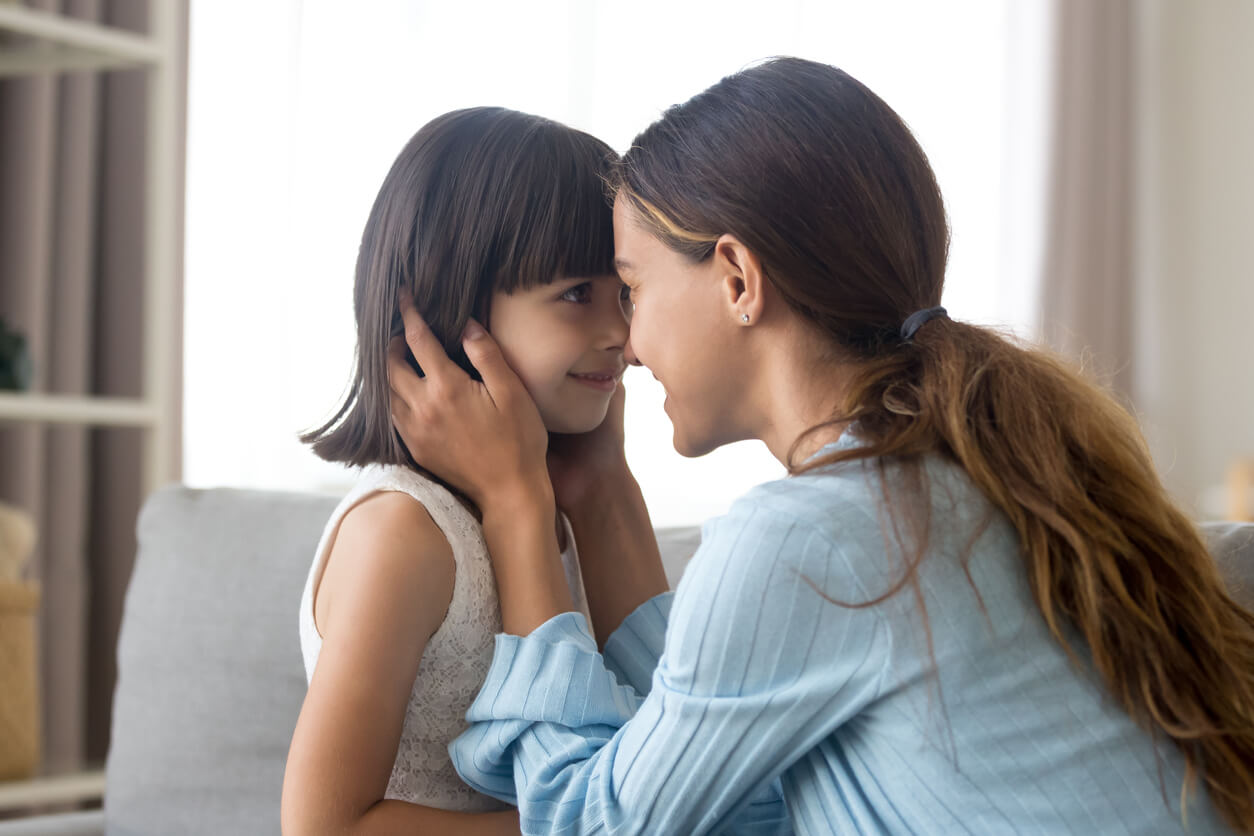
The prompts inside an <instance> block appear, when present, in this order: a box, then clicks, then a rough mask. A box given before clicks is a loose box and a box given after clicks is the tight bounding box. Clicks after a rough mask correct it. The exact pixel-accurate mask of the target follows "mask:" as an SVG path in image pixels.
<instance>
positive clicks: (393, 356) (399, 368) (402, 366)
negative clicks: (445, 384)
mask: <svg viewBox="0 0 1254 836" xmlns="http://www.w3.org/2000/svg"><path fill="white" fill-rule="evenodd" d="M408 358H409V346H408V345H406V344H405V340H404V339H402V338H401V337H393V338H392V339H391V341H389V342H388V360H387V374H388V388H389V389H391V390H392V414H393V415H395V414H396V413H397V411H398V409H399V410H401V411H408V410H409V408H410V404H409V401H408V400H407V399H406V397H405V393H406V392H412V391H414V388H413V387H415V386H417V385H419V384H421V383H422V379H421V378H420V377H418V375H417V374H416V373H415V372H414V370H413V368H412V367H410V365H409V359H408Z"/></svg>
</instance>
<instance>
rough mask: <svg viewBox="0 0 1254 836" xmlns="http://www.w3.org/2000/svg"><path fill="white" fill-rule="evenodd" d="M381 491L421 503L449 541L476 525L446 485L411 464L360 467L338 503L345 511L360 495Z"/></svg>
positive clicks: (354, 503)
mask: <svg viewBox="0 0 1254 836" xmlns="http://www.w3.org/2000/svg"><path fill="white" fill-rule="evenodd" d="M381 492H395V493H401V494H405V495H407V496H409V497H411V498H412V499H413V500H415V501H416V502H417V503H419V504H421V505H422V506H423V507H424V508H425V509H426V511H427V513H428V514H429V515H430V517H431V519H432V520H434V522H435V524H436V525H437V526H438V527H439V528H440V529H441V530H442V531H444V533H445V535H446V536H448V537H449V539H450V540H452V539H454V538H455V537H457V536H458V535H459V534H464V533H465V532H468V531H470V530H473V529H474V528H475V527H477V526H478V522H477V520H475V518H474V515H473V514H471V512H470V510H469V509H468V508H467V507H466V506H465V505H463V504H462V502H461V500H459V499H458V498H457V497H456V496H454V495H453V493H452V491H450V490H449V489H448V488H447V487H445V486H444V485H442V484H441V483H440V482H438V481H437V480H435V479H434V478H432V477H431V476H428V475H426V474H424V473H420V472H419V471H417V470H414V469H413V468H410V467H405V466H403V465H392V464H387V465H384V464H374V465H367V466H366V467H364V468H362V469H361V471H360V473H359V474H358V477H357V482H356V484H355V485H354V486H353V488H352V490H351V491H350V492H349V494H348V495H347V496H346V497H345V498H344V500H343V502H342V503H341V505H342V506H344V513H345V514H347V513H348V512H349V511H351V510H352V509H353V508H354V507H355V506H356V505H357V504H358V503H359V502H360V501H361V500H362V499H363V498H365V497H368V496H371V495H372V494H376V493H381Z"/></svg>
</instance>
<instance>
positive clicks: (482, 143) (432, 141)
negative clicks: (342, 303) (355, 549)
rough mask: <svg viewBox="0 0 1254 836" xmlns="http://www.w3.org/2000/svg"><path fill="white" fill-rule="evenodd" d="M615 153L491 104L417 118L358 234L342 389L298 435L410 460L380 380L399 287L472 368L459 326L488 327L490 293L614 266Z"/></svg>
mask: <svg viewBox="0 0 1254 836" xmlns="http://www.w3.org/2000/svg"><path fill="white" fill-rule="evenodd" d="M616 162H617V155H616V154H615V153H614V151H613V150H612V149H611V148H610V147H609V146H608V145H606V144H605V143H604V142H601V141H600V140H599V139H596V138H595V137H593V136H590V135H589V134H586V133H584V132H582V131H577V130H575V129H573V128H569V127H567V126H565V125H562V124H559V123H557V122H554V121H552V120H549V119H544V118H542V117H539V116H532V115H530V114H526V113H519V112H517V111H513V110H506V109H504V108H499V107H477V108H470V109H467V110H457V111H453V112H451V113H446V114H444V115H443V116H439V117H437V118H435V119H433V120H432V121H430V122H428V123H427V124H426V125H424V126H423V127H422V129H421V130H419V131H418V133H416V134H415V135H414V137H413V138H412V139H411V140H410V141H409V143H408V144H407V145H406V146H405V148H404V149H403V150H402V151H401V153H400V155H399V156H398V157H397V158H396V161H395V162H394V163H393V164H392V168H391V170H390V171H388V174H387V176H386V177H385V178H384V180H383V185H382V187H381V188H380V189H379V194H378V197H376V198H375V202H374V206H373V208H372V209H371V210H370V217H369V219H368V220H367V221H366V228H365V231H364V232H363V234H362V238H361V249H360V250H359V251H358V254H357V269H356V279H355V283H354V288H353V312H354V316H355V318H356V324H357V354H356V364H355V370H354V372H353V378H352V382H351V383H350V384H349V389H348V393H347V396H346V397H345V399H344V402H343V404H342V405H341V406H340V408H339V409H338V411H337V412H336V413H335V417H333V418H332V419H331V420H330V421H328V422H327V423H326V424H324V425H323V426H321V427H319V428H317V429H315V430H311V431H309V432H307V433H305V434H303V435H302V436H301V441H303V442H305V443H306V444H310V445H312V447H313V450H314V452H315V453H316V454H317V455H318V456H320V457H321V458H323V459H327V460H328V461H336V462H343V463H345V464H349V465H353V466H362V465H367V464H376V463H377V464H410V465H412V464H414V462H413V461H412V460H411V459H410V457H409V453H408V451H407V450H406V449H405V447H404V444H403V443H402V442H401V440H400V437H399V436H398V435H397V433H396V431H395V430H394V429H393V427H392V419H391V408H390V404H391V392H390V390H389V388H388V380H387V347H388V343H389V341H390V340H391V339H392V338H393V337H395V336H397V335H402V334H404V331H405V329H404V325H403V323H402V322H401V316H400V308H399V306H398V300H399V298H400V294H401V293H407V294H409V296H410V297H411V298H412V299H413V300H414V306H415V307H416V308H417V309H418V311H419V312H420V313H421V314H422V316H423V318H424V319H425V320H426V322H427V324H428V325H429V326H430V327H431V329H432V331H433V332H434V333H435V334H436V335H437V336H438V337H439V338H440V341H441V343H443V345H444V349H445V351H447V352H448V354H449V356H450V357H452V358H453V359H454V361H455V362H457V363H458V364H459V365H460V366H461V367H462V368H463V369H465V370H466V371H467V372H470V373H471V374H474V370H473V368H472V367H471V365H470V363H469V361H468V360H467V359H466V355H465V352H464V351H463V350H462V348H461V334H462V331H463V329H464V328H465V327H466V323H467V321H468V320H469V319H470V318H471V317H475V318H477V319H479V320H480V321H481V322H483V323H484V324H485V325H486V324H488V322H489V320H490V316H491V310H490V308H491V300H492V294H493V293H495V292H497V291H501V292H504V293H513V292H514V291H517V290H523V289H527V288H531V287H535V286H537V285H542V284H547V283H549V282H552V281H554V280H555V279H558V278H562V277H582V276H587V277H594V276H605V275H613V273H614V263H613V262H614V230H613V223H612V213H611V209H610V204H609V203H608V201H607V200H606V181H607V179H608V177H609V172H610V169H611V167H612V166H613V165H614V164H615V163H616ZM410 362H411V363H413V359H412V358H410ZM415 368H417V366H416V364H415ZM418 371H419V373H421V370H418Z"/></svg>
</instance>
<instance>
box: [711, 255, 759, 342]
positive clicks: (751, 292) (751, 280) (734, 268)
mask: <svg viewBox="0 0 1254 836" xmlns="http://www.w3.org/2000/svg"><path fill="white" fill-rule="evenodd" d="M714 264H715V269H716V270H717V271H718V275H719V281H720V283H721V285H720V291H721V296H722V299H723V301H724V303H725V305H726V307H727V315H728V317H730V318H731V319H734V320H735V321H736V322H738V323H740V324H741V325H753V324H755V323H758V322H761V321H762V315H763V314H764V313H765V312H766V294H765V290H766V288H765V281H766V279H765V277H764V276H763V275H762V262H761V260H759V259H758V256H757V254H756V253H754V252H753V251H752V250H750V249H749V248H748V247H747V246H745V244H744V242H742V241H741V240H740V239H739V238H737V237H735V236H734V235H730V234H725V235H723V236H721V237H720V238H719V239H718V241H716V242H715V243H714Z"/></svg>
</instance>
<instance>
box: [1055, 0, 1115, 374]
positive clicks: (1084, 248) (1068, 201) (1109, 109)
mask: <svg viewBox="0 0 1254 836" xmlns="http://www.w3.org/2000/svg"><path fill="white" fill-rule="evenodd" d="M1135 14H1136V4H1134V3H1133V2H1131V0H1104V1H1103V2H1101V3H1092V2H1089V0H1054V6H1053V39H1052V50H1051V55H1050V59H1051V65H1050V66H1051V71H1050V75H1051V80H1052V96H1051V103H1050V114H1051V116H1050V120H1049V122H1050V125H1051V126H1052V133H1051V137H1050V150H1049V163H1048V170H1047V183H1048V185H1047V200H1048V211H1047V226H1046V230H1045V240H1046V246H1045V250H1044V252H1045V257H1044V262H1043V266H1042V274H1043V280H1042V282H1041V321H1042V326H1043V332H1044V336H1045V338H1046V339H1047V340H1048V341H1049V342H1050V343H1051V344H1052V345H1053V346H1054V347H1056V348H1058V349H1059V350H1061V351H1063V352H1065V353H1067V354H1069V355H1071V356H1072V357H1074V358H1076V359H1077V360H1079V361H1080V362H1082V363H1083V364H1084V365H1085V366H1086V367H1087V368H1088V369H1090V370H1091V371H1092V372H1094V373H1095V374H1097V375H1098V376H1099V377H1100V378H1101V379H1103V380H1105V381H1107V382H1109V384H1110V385H1111V386H1112V387H1113V388H1114V389H1115V390H1116V391H1117V392H1118V393H1120V394H1121V395H1123V396H1125V397H1128V398H1132V397H1135V394H1136V393H1135V392H1134V391H1133V389H1134V381H1135V379H1136V377H1135V360H1136V356H1135V351H1134V350H1135V347H1134V344H1133V331H1134V327H1135V326H1134V315H1135V306H1134V298H1135V293H1134V290H1135V287H1134V281H1135V275H1134V252H1133V222H1134V213H1135V194H1134V190H1133V186H1134V174H1135V163H1136V157H1135V151H1136V145H1135V142H1136V134H1135V114H1134V111H1133V104H1134V100H1135V95H1134V94H1135V82H1136V77H1135V72H1134V57H1135V49H1134V37H1135V30H1136V26H1135Z"/></svg>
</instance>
